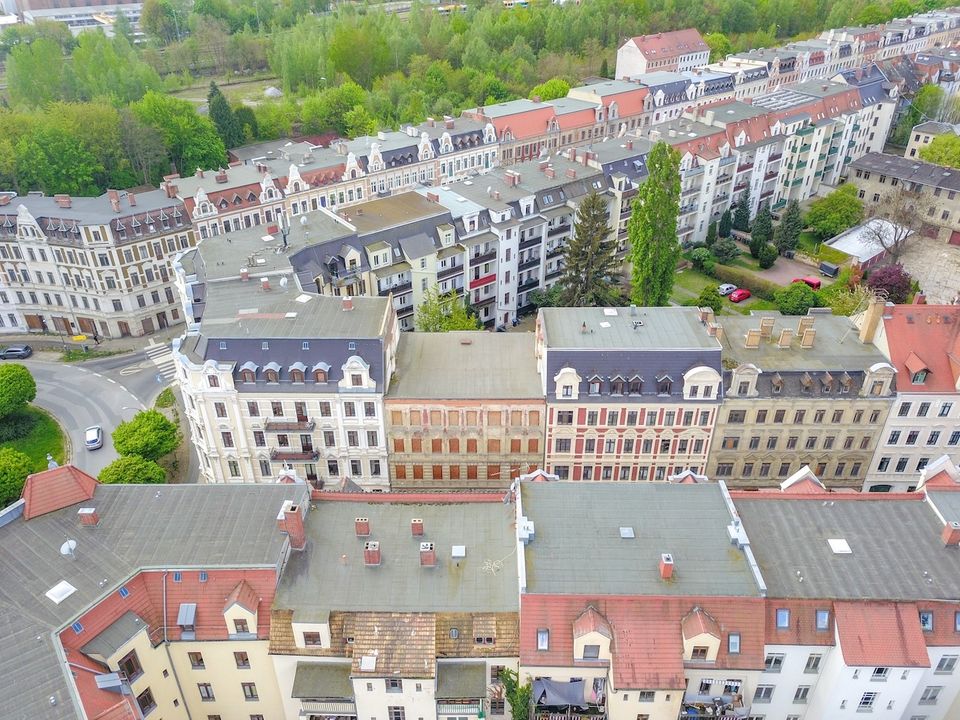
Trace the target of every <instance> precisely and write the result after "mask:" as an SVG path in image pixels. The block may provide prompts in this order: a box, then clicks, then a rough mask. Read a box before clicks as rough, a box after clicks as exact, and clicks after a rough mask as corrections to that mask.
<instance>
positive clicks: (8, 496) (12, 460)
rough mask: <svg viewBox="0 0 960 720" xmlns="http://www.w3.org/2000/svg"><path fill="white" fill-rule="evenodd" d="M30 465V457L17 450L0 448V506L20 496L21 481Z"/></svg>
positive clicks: (31, 464) (22, 481)
mask: <svg viewBox="0 0 960 720" xmlns="http://www.w3.org/2000/svg"><path fill="white" fill-rule="evenodd" d="M32 467H33V462H32V461H31V460H30V458H29V457H28V456H27V455H24V454H23V453H22V452H20V451H19V450H14V449H13V448H9V447H3V448H0V508H5V507H6V506H7V505H9V504H10V503H12V502H15V501H16V500H17V499H18V498H19V497H20V493H21V492H22V491H23V483H24V481H25V480H26V479H27V475H29V474H30V471H31V468H32Z"/></svg>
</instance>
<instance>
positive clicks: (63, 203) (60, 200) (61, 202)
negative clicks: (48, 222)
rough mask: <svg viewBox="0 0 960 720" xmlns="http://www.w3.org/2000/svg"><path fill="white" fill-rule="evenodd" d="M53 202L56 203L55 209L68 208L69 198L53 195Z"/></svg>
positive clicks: (67, 196)
mask: <svg viewBox="0 0 960 720" xmlns="http://www.w3.org/2000/svg"><path fill="white" fill-rule="evenodd" d="M53 199H54V201H56V203H57V207H61V208H68V207H70V203H71V200H70V196H69V195H54V196H53Z"/></svg>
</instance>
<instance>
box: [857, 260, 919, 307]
mask: <svg viewBox="0 0 960 720" xmlns="http://www.w3.org/2000/svg"><path fill="white" fill-rule="evenodd" d="M912 286H913V278H911V277H910V273H908V272H907V271H906V270H904V269H903V265H899V264H897V265H894V264H891V265H884V266H882V267H879V268H877V269H875V270H872V271H871V272H870V275H868V276H867V287H869V288H870V289H871V290H878V291H881V292H883V293H884V295H885V297H886V299H887V300H888V301H889V302H892V303H896V304H898V305H899V304H900V303H905V302H906V301H907V298H908V297H909V296H910V290H911V288H912Z"/></svg>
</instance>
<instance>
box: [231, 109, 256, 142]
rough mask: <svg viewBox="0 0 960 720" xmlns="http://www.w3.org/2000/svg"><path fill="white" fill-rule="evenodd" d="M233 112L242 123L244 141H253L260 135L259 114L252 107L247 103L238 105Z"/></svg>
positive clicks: (241, 129)
mask: <svg viewBox="0 0 960 720" xmlns="http://www.w3.org/2000/svg"><path fill="white" fill-rule="evenodd" d="M233 114H234V115H235V116H236V118H237V122H238V123H239V124H240V131H241V132H242V133H243V140H244V142H252V141H253V140H256V139H257V138H258V137H260V128H259V127H258V126H257V116H256V114H254V112H253V109H252V108H248V107H247V106H246V105H237V106H236V107H235V108H234V109H233Z"/></svg>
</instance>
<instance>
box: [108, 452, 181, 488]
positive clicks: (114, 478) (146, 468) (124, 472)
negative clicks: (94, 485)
mask: <svg viewBox="0 0 960 720" xmlns="http://www.w3.org/2000/svg"><path fill="white" fill-rule="evenodd" d="M166 479H167V473H166V471H165V470H164V469H163V468H162V467H160V466H159V465H157V464H156V463H155V462H153V461H152V460H146V459H144V458H142V457H140V456H139V455H124V456H123V457H118V458H117V459H116V460H114V461H113V462H112V463H110V464H109V465H107V466H106V467H105V468H104V469H103V470H101V471H100V477H99V478H98V480H100V482H102V483H104V484H107V485H140V484H159V483H162V482H164V481H165V480H166Z"/></svg>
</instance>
